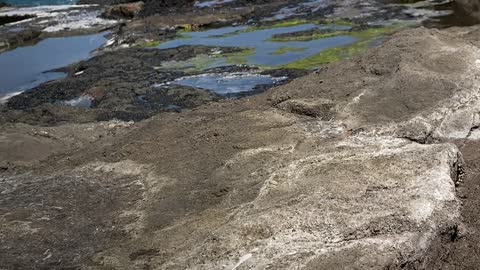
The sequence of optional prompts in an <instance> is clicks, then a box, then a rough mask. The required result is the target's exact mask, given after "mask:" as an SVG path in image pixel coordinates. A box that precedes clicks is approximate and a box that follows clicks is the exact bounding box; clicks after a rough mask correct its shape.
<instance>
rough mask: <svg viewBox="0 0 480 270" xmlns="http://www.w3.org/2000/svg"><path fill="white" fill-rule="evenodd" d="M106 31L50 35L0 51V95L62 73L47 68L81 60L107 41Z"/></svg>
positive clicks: (16, 90) (61, 76)
mask: <svg viewBox="0 0 480 270" xmlns="http://www.w3.org/2000/svg"><path fill="white" fill-rule="evenodd" d="M104 35H105V33H100V34H95V35H86V36H77V37H68V38H50V39H46V40H43V41H41V42H39V43H37V44H35V45H33V46H28V47H21V48H17V49H15V50H12V51H7V52H4V53H2V54H0V67H1V68H2V72H0V82H1V84H0V97H2V96H5V95H7V94H9V93H13V92H19V91H25V90H28V89H31V88H33V87H35V86H38V85H40V84H41V83H44V82H47V81H50V80H54V79H59V78H63V77H65V75H66V74H65V73H59V72H49V71H50V70H53V69H57V68H61V67H65V66H67V65H70V64H73V63H76V62H78V61H81V60H84V59H86V58H88V57H89V56H90V52H92V51H93V50H95V49H97V48H99V47H100V46H102V45H103V44H105V42H106V38H105V37H104Z"/></svg>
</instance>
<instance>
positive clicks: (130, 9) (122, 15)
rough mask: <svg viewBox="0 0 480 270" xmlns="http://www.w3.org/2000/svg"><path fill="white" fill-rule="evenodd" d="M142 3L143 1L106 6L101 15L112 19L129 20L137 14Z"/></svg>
mask: <svg viewBox="0 0 480 270" xmlns="http://www.w3.org/2000/svg"><path fill="white" fill-rule="evenodd" d="M143 5H144V3H143V2H134V3H128V4H118V5H114V6H111V7H108V8H107V10H106V11H105V12H104V13H103V16H104V17H106V18H109V19H114V20H119V19H127V20H131V19H133V18H134V17H135V16H137V15H138V13H139V12H140V10H142V8H143Z"/></svg>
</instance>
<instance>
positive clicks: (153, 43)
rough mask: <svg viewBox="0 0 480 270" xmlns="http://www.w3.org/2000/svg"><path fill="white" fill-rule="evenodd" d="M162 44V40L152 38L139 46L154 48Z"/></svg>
mask: <svg viewBox="0 0 480 270" xmlns="http://www.w3.org/2000/svg"><path fill="white" fill-rule="evenodd" d="M160 44H162V41H159V40H152V41H147V42H145V43H142V44H140V45H139V47H141V48H153V47H158V46H159V45H160Z"/></svg>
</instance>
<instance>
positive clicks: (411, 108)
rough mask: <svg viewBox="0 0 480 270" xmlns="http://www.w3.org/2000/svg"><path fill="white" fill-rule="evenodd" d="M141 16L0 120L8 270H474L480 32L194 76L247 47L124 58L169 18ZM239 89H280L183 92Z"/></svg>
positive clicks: (3, 252) (414, 37)
mask: <svg viewBox="0 0 480 270" xmlns="http://www.w3.org/2000/svg"><path fill="white" fill-rule="evenodd" d="M239 2H243V1H239ZM259 2H261V1H259ZM278 2H279V3H280V2H282V1H278ZM88 3H89V4H90V2H88ZM95 3H96V4H97V3H99V2H95ZM279 3H277V1H263V2H261V3H257V4H258V5H259V6H260V7H261V8H265V10H267V9H269V8H272V6H273V5H276V4H278V5H280V4H279ZM100 4H104V3H100ZM108 4H111V3H110V2H109V3H108ZM122 4H123V3H122ZM237 4H238V5H239V6H240V4H239V3H231V4H226V6H225V7H224V8H219V9H218V10H220V11H215V12H220V13H218V14H222V12H226V10H231V11H232V12H233V10H236V8H238V6H235V5H237ZM149 5H160V6H161V7H162V8H167V9H168V8H173V7H170V6H169V2H168V1H155V2H153V1H152V2H145V6H147V7H148V6H149ZM267 6H268V7H267ZM280 6H281V5H280ZM101 8H102V9H104V8H105V7H101ZM175 8H179V9H180V10H182V12H183V14H189V13H188V12H192V14H193V12H194V9H195V8H194V7H192V6H191V5H180V6H176V7H175ZM277 8H278V7H277ZM144 10H146V9H144ZM239 10H241V9H239ZM265 10H264V11H265ZM274 10H276V11H278V9H272V12H273V11H274ZM340 10H343V11H344V12H345V14H346V13H349V12H351V11H349V12H347V11H345V9H342V8H340V9H338V10H337V11H336V12H340ZM241 12H242V11H238V12H237V15H239V16H244V15H242V13H241ZM250 12H252V13H249V14H254V13H255V12H257V11H250ZM157 13H158V12H157ZM207 13H208V11H207V10H205V11H198V12H195V14H196V15H197V16H196V17H195V20H197V19H198V20H200V19H199V18H202V19H201V20H205V21H202V22H206V23H208V22H213V21H218V19H219V17H218V16H220V15H218V16H217V15H215V19H211V21H210V19H208V18H207V17H208V16H209V15H207ZM223 15H225V17H228V16H227V15H228V12H226V13H223ZM223 15H222V16H223ZM268 15H271V14H270V13H268ZM323 15H325V14H323ZM135 16H139V17H138V18H141V19H138V21H137V20H136V19H135V20H133V21H130V22H128V23H126V24H123V25H120V26H118V25H117V26H116V27H119V28H118V29H116V30H112V31H113V33H112V36H111V38H112V40H114V43H111V44H112V45H111V46H112V47H110V48H108V46H107V47H104V48H103V49H102V50H101V51H100V52H99V53H98V54H96V55H94V56H93V57H91V58H90V59H87V60H85V61H82V62H80V63H76V64H73V65H70V66H68V67H64V68H62V69H60V70H58V71H61V72H65V73H67V76H66V78H64V79H61V80H55V81H51V82H47V83H44V84H41V85H40V86H38V87H35V88H34V89H32V90H30V91H26V92H24V93H22V94H20V95H16V96H13V97H11V98H9V99H8V100H5V102H4V103H3V104H0V243H1V244H0V269H237V270H239V269H468V268H475V267H476V266H477V265H478V259H477V256H476V252H477V250H478V249H479V248H478V241H477V240H478V239H479V238H480V231H479V230H480V226H479V225H478V222H477V219H476V216H477V213H478V209H479V208H480V199H478V196H477V195H478V194H477V193H478V192H477V191H478V190H479V187H480V186H479V184H478V179H479V178H478V176H479V175H480V171H479V168H480V157H479V155H478V151H477V150H478V146H479V142H480V129H479V127H480V92H479V89H480V81H479V78H480V45H479V44H480V28H479V26H471V27H453V28H448V29H444V30H438V29H428V28H424V27H419V28H415V29H407V30H403V31H400V32H398V33H395V34H393V35H386V36H383V40H382V42H383V43H382V44H381V45H379V46H376V47H372V48H368V49H367V50H366V51H365V53H362V54H359V55H356V56H352V57H349V59H345V60H343V61H339V62H336V63H330V64H326V65H322V66H321V67H320V68H318V69H316V70H304V69H291V68H284V67H282V68H281V67H277V68H269V69H261V68H258V67H253V66H250V65H240V64H234V65H228V66H220V67H208V68H202V69H198V68H194V69H192V68H191V67H190V66H188V68H185V67H183V66H182V68H172V61H174V64H175V65H177V66H178V65H180V64H184V62H185V61H187V62H188V61H189V60H191V59H194V58H196V59H198V58H199V57H205V56H206V57H213V56H215V55H219V54H228V55H232V54H233V55H235V56H238V53H241V52H242V50H241V49H240V48H233V47H221V46H216V47H212V46H181V47H176V48H167V49H152V48H145V47H139V46H136V47H135V46H132V47H130V48H121V47H122V44H126V43H123V41H122V40H126V38H125V37H127V36H130V35H131V34H132V33H142V34H139V35H138V36H135V38H133V37H132V40H134V42H128V44H134V43H137V41H138V44H140V43H141V42H139V40H142V42H146V41H152V40H150V39H149V38H146V36H148V35H157V34H158V33H155V32H151V31H148V30H145V31H144V32H138V31H137V30H135V29H139V28H140V27H143V26H145V24H143V23H144V22H146V21H150V22H154V24H153V25H158V24H160V23H162V22H161V21H162V20H168V14H166V15H164V16H160V15H158V16H156V15H155V16H153V17H152V16H146V15H142V12H140V13H139V15H135ZM143 16H146V17H143ZM319 16H320V15H319ZM263 17H268V16H265V14H263ZM135 18H137V17H135ZM212 18H213V17H212ZM245 18H249V20H250V19H252V20H253V19H254V18H255V16H253V15H248V16H246V17H244V18H243V19H245ZM257 18H259V17H257ZM179 20H182V19H181V18H179ZM358 20H364V18H360V19H358ZM223 23H225V22H223ZM229 23H231V22H230V21H229ZM174 24H175V25H176V26H175V27H173V28H169V27H166V28H163V29H170V30H165V31H174V32H173V33H174V34H175V35H176V31H178V30H179V29H178V25H180V24H181V23H179V22H174ZM141 25H143V26H141ZM172 25H173V24H172ZM189 25H190V27H191V26H192V25H193V26H195V25H197V24H194V23H190V24H189ZM202 25H203V24H202ZM137 27H138V28H137ZM164 33H166V32H164ZM144 34H145V35H144ZM304 34H305V33H302V35H304ZM308 34H309V35H313V34H319V33H317V32H315V33H313V32H308ZM321 34H323V33H321ZM132 35H133V34H132ZM160 36H162V37H163V34H160ZM298 36H300V35H297V36H295V37H298ZM157 37H158V36H157ZM282 38H285V36H282ZM287 38H289V36H287ZM124 47H125V46H124ZM166 63H168V64H169V65H166ZM175 67H176V66H175ZM231 73H234V74H254V75H256V76H265V77H268V78H285V79H282V80H280V79H279V80H278V81H276V82H275V83H270V84H265V85H257V86H256V87H255V88H253V89H252V90H251V91H246V92H244V93H243V94H232V95H222V94H219V93H216V92H214V91H208V90H205V89H199V88H195V87H189V86H184V85H183V86H182V85H178V84H172V83H169V82H172V81H175V80H178V79H179V78H184V77H185V76H190V77H192V76H198V75H202V76H204V75H205V74H207V75H209V74H231ZM152 85H156V87H161V90H158V89H155V87H153V88H152ZM79 98H83V99H79ZM72 104H77V105H78V104H81V105H78V106H71V105H72ZM84 104H87V105H84Z"/></svg>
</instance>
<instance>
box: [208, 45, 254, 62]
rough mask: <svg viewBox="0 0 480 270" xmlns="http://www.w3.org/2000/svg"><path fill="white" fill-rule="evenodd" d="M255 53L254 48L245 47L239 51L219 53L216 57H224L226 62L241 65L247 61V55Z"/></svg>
mask: <svg viewBox="0 0 480 270" xmlns="http://www.w3.org/2000/svg"><path fill="white" fill-rule="evenodd" d="M253 54H255V49H253V48H245V49H243V50H242V51H240V52H234V53H226V54H221V55H218V56H216V57H224V58H225V60H226V62H227V63H228V64H236V65H243V64H246V63H248V59H247V58H248V57H249V56H251V55H253Z"/></svg>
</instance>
